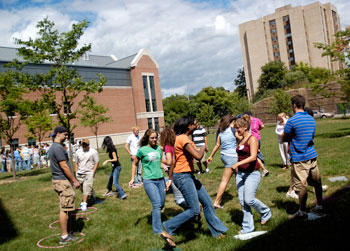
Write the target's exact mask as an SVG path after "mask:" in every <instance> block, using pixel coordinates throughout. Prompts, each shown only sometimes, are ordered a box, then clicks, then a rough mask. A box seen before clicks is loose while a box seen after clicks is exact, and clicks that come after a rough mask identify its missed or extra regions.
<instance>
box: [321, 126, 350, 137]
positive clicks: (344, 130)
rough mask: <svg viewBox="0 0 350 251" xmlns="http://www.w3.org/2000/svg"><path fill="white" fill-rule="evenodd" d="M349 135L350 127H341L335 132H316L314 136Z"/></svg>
mask: <svg viewBox="0 0 350 251" xmlns="http://www.w3.org/2000/svg"><path fill="white" fill-rule="evenodd" d="M349 135H350V128H341V129H339V130H338V131H337V132H330V133H321V134H316V135H315V138H341V137H345V136H349Z"/></svg>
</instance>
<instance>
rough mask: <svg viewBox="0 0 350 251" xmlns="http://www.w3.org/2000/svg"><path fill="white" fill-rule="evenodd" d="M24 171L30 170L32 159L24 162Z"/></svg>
mask: <svg viewBox="0 0 350 251" xmlns="http://www.w3.org/2000/svg"><path fill="white" fill-rule="evenodd" d="M22 163H23V169H26V170H30V159H28V160H23V162H22Z"/></svg>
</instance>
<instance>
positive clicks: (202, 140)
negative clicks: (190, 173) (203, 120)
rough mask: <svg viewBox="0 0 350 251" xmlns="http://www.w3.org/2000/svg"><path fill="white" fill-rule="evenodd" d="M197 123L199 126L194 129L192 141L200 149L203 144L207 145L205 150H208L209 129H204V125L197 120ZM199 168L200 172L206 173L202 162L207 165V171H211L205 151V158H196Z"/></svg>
mask: <svg viewBox="0 0 350 251" xmlns="http://www.w3.org/2000/svg"><path fill="white" fill-rule="evenodd" d="M195 123H196V124H197V128H196V129H195V130H194V131H193V134H192V141H193V142H194V144H195V145H196V147H197V148H198V149H200V148H201V147H202V146H204V147H205V152H208V141H207V131H206V130H205V129H204V127H203V126H201V125H199V124H198V121H195ZM195 161H196V163H197V166H198V169H199V172H198V174H201V173H204V171H203V169H202V163H203V165H204V167H205V172H207V173H209V171H210V170H209V168H208V162H207V159H206V158H205V153H204V155H203V158H202V159H200V160H195Z"/></svg>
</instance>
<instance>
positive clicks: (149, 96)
mask: <svg viewBox="0 0 350 251" xmlns="http://www.w3.org/2000/svg"><path fill="white" fill-rule="evenodd" d="M142 80H143V90H144V94H145V102H146V112H155V111H157V100H156V89H155V86H154V77H153V76H149V75H144V76H142Z"/></svg>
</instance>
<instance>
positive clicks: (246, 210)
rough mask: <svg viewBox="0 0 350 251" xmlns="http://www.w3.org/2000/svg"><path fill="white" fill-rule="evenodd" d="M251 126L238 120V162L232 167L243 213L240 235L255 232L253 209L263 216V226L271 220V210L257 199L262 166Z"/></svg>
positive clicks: (244, 121)
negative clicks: (250, 129)
mask: <svg viewBox="0 0 350 251" xmlns="http://www.w3.org/2000/svg"><path fill="white" fill-rule="evenodd" d="M249 127H250V124H249V122H247V121H246V120H244V119H243V118H240V119H237V121H236V130H237V132H238V135H239V136H240V142H239V145H238V146H237V148H236V151H237V154H238V162H237V163H236V164H234V165H233V166H232V169H233V170H234V172H236V173H237V174H236V185H237V192H238V198H239V202H240V204H241V206H242V211H243V222H242V230H241V231H240V232H239V233H240V234H246V233H249V232H252V231H254V229H255V227H254V219H253V213H252V210H251V207H253V208H254V209H255V210H256V211H257V212H258V213H260V215H261V224H262V225H264V224H266V222H267V221H268V220H269V219H270V218H271V210H270V208H269V207H267V206H266V205H265V204H264V203H262V202H261V201H260V200H258V199H257V198H255V194H256V191H257V190H258V186H259V184H260V179H261V174H260V172H259V168H260V165H259V163H258V161H257V155H258V146H259V143H258V140H257V139H256V138H255V137H254V136H253V135H251V134H250V133H249Z"/></svg>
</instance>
